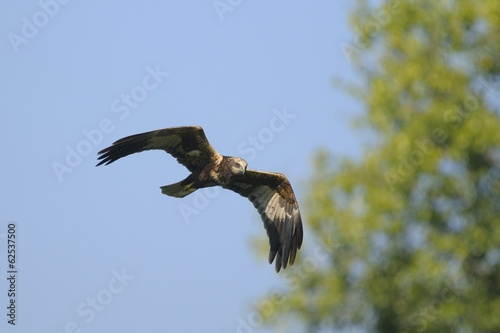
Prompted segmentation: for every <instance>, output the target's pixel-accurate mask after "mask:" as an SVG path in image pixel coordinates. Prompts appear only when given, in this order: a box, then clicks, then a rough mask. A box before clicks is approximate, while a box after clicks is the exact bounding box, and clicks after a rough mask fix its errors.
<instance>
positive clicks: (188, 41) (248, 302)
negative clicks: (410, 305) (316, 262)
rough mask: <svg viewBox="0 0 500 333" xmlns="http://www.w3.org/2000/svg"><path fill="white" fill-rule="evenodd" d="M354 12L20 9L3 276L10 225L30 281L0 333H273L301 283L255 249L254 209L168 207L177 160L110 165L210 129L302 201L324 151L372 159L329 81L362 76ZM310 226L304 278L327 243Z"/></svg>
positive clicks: (151, 157) (1, 214)
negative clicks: (355, 60)
mask: <svg viewBox="0 0 500 333" xmlns="http://www.w3.org/2000/svg"><path fill="white" fill-rule="evenodd" d="M214 4H215V5H217V6H215V5H214ZM350 9H351V8H350V6H348V5H347V4H345V3H336V2H332V1H328V2H325V1H313V2H307V3H304V2H301V3H289V2H285V1H273V2H265V1H236V0H233V1H229V0H223V1H185V2H175V3H165V2H161V1H151V0H149V1H143V2H141V3H132V2H129V3H120V4H117V3H103V2H97V1H86V2H81V1H67V0H66V1H62V0H59V2H57V1H56V0H45V1H43V0H42V1H39V2H37V1H33V0H30V1H23V2H9V3H8V4H6V6H4V10H2V12H1V13H0V16H1V20H0V22H1V23H0V27H1V31H0V33H1V35H2V36H3V38H2V39H1V41H0V52H1V54H2V61H1V62H0V69H1V72H2V75H1V76H0V90H1V94H0V106H1V109H2V110H3V112H2V113H1V115H0V117H1V118H0V120H1V121H0V128H1V133H2V134H1V135H2V142H3V143H4V144H3V145H2V153H3V156H4V160H3V163H2V164H1V171H2V172H1V173H0V177H1V183H2V194H3V195H2V200H1V202H0V241H1V242H0V276H2V274H4V275H5V276H6V277H7V270H8V269H7V248H6V238H5V237H6V233H7V226H8V224H9V223H11V222H14V223H15V224H16V231H17V244H16V246H17V248H16V250H17V253H18V256H17V261H16V265H17V267H16V269H17V271H18V273H17V275H16V292H17V293H16V307H17V308H16V314H17V317H16V327H12V325H9V324H8V323H7V319H8V318H7V316H6V314H7V309H6V306H7V305H8V304H9V303H8V302H9V298H8V297H7V292H8V288H9V286H8V285H7V282H6V279H1V280H0V281H3V282H0V331H2V332H4V331H9V332H10V331H12V332H13V331H15V330H17V332H47V333H59V332H80V331H81V332H141V331H142V332H157V331H162V332H165V331H168V332H174V331H176V332H196V331H204V332H243V331H245V328H244V326H245V325H248V326H246V330H247V331H249V330H251V331H253V332H260V331H265V330H264V329H263V328H262V327H261V325H260V322H259V319H260V318H258V314H256V306H255V303H254V302H255V301H256V300H257V299H259V298H262V297H263V296H264V295H266V294H267V293H269V292H279V290H283V289H284V288H286V287H287V280H286V279H285V278H284V276H285V274H276V273H275V272H274V267H273V266H270V265H268V264H267V262H266V258H265V257H259V256H257V255H256V251H255V250H254V249H253V247H252V243H251V241H250V240H251V238H252V237H254V236H256V235H265V230H264V228H263V226H262V222H261V220H260V217H259V215H258V214H257V212H256V210H255V209H254V208H253V206H252V204H251V203H250V202H249V201H247V200H245V199H243V198H241V197H240V196H239V195H236V194H234V193H232V192H229V191H222V190H219V191H217V190H214V189H212V190H208V191H206V190H205V191H198V192H196V193H195V194H193V195H191V196H188V197H186V198H184V199H176V198H171V197H167V196H164V195H161V193H160V190H159V187H160V186H162V185H166V184H170V183H174V182H177V181H179V180H181V179H183V178H184V177H186V176H187V174H188V173H187V170H186V169H185V168H184V167H182V166H181V165H179V164H177V162H176V161H175V159H173V158H171V157H170V156H168V155H166V154H165V153H163V152H159V151H157V152H145V153H142V154H136V155H133V156H129V157H127V158H126V159H123V160H120V161H118V162H116V163H114V164H112V165H109V166H106V167H99V168H95V167H94V166H95V164H96V155H97V152H98V151H99V150H100V149H103V148H105V147H107V146H108V145H110V144H111V143H112V142H114V141H115V140H117V139H119V138H121V137H123V136H127V135H130V134H135V133H140V132H144V131H149V130H154V129H158V128H163V127H172V126H181V125H200V126H202V127H203V128H204V129H205V133H206V135H207V137H208V139H209V140H210V141H211V143H212V145H213V146H214V147H215V148H216V149H217V150H218V151H219V152H220V153H222V154H225V155H235V156H241V157H243V158H246V159H247V160H248V162H249V167H250V168H252V169H260V170H267V171H277V172H282V173H284V174H286V175H287V176H288V178H289V179H290V181H291V182H292V185H293V186H294V188H295V192H296V194H297V197H298V199H299V202H300V203H303V202H304V201H305V195H306V186H307V180H308V178H309V177H310V176H311V174H312V172H313V170H312V169H311V166H312V163H311V160H312V157H313V155H314V152H315V151H317V149H319V148H327V149H329V150H330V151H331V152H332V153H333V154H334V155H335V156H345V155H350V156H354V155H356V154H359V153H360V142H361V141H360V133H359V132H355V131H354V130H353V129H352V127H351V125H350V123H351V121H352V120H353V118H354V116H355V115H356V114H357V112H359V105H357V104H356V103H355V102H354V101H353V100H352V99H351V98H350V96H348V95H347V94H346V93H345V92H343V91H341V90H340V89H339V88H337V87H335V86H334V85H332V79H333V78H344V79H347V80H349V79H356V76H355V73H354V69H353V67H352V65H351V64H350V63H349V61H348V60H347V59H346V58H345V56H344V54H343V53H342V51H341V49H340V47H339V45H341V43H351V41H352V40H353V32H352V31H351V29H350V28H349V27H348V26H347V20H348V12H349V10H350ZM302 206H304V205H303V204H302ZM302 213H303V215H304V217H303V218H304V223H305V235H306V238H305V242H304V246H303V249H302V250H301V251H300V253H299V258H298V263H297V265H296V266H297V267H298V269H300V268H301V266H300V265H301V255H302V260H304V258H307V256H308V254H309V258H311V257H310V256H311V255H312V253H315V252H314V246H317V245H314V244H315V242H314V239H312V237H311V235H310V234H308V230H307V208H306V207H302ZM313 259H314V258H313ZM316 259H317V258H316ZM286 271H289V269H287V270H286ZM280 327H286V325H285V324H283V325H280Z"/></svg>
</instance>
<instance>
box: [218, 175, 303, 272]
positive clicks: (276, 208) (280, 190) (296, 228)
mask: <svg viewBox="0 0 500 333" xmlns="http://www.w3.org/2000/svg"><path fill="white" fill-rule="evenodd" d="M226 188H228V189H230V190H232V191H234V192H236V193H239V194H240V195H242V196H244V197H247V198H248V199H249V200H250V201H251V202H252V203H253V205H254V206H255V208H257V210H258V211H259V213H260V216H261V218H262V221H263V222H264V227H265V228H266V231H267V235H268V237H269V245H270V247H271V249H270V251H269V263H270V264H271V263H272V262H273V260H274V258H275V257H276V272H279V271H280V269H281V267H283V268H286V266H287V264H288V263H290V265H293V263H294V261H295V256H296V254H297V250H298V249H300V246H301V245H302V238H303V230H302V219H301V217H300V211H299V205H298V204H297V199H296V198H295V195H294V193H293V190H292V186H291V185H290V182H289V181H288V179H287V178H286V177H285V176H284V175H282V174H280V173H272V172H261V171H255V170H247V171H246V172H245V174H243V175H238V176H233V178H232V180H231V182H230V183H229V184H228V186H227V187H226Z"/></svg>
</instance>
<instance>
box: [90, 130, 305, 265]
mask: <svg viewBox="0 0 500 333" xmlns="http://www.w3.org/2000/svg"><path fill="white" fill-rule="evenodd" d="M152 149H159V150H164V151H166V152H167V153H169V154H170V155H172V156H173V157H175V158H176V159H177V161H178V162H179V163H180V164H182V165H184V166H185V167H186V168H187V169H188V170H189V171H190V172H191V174H190V175H189V176H188V177H187V178H186V179H184V180H182V181H180V182H177V183H175V184H171V185H166V186H162V187H161V190H162V193H163V194H166V195H169V196H173V197H178V198H182V197H185V196H186V195H188V194H191V193H193V192H194V191H196V190H197V189H199V188H204V187H210V186H222V187H223V188H226V189H229V190H232V191H234V192H236V193H238V194H240V195H242V196H244V197H246V198H248V199H249V200H250V201H251V202H252V203H253V205H254V206H255V208H257V210H258V212H259V214H260V216H261V218H262V221H263V222H264V227H265V229H266V231H267V235H268V237H269V245H270V251H269V263H270V264H271V263H272V262H273V261H274V259H276V272H279V271H280V269H281V267H283V268H286V266H287V264H288V263H289V264H290V265H293V263H294V261H295V257H296V254H297V250H298V249H300V246H301V245H302V238H303V230H302V220H301V217H300V211H299V206H298V204H297V199H296V198H295V195H294V193H293V190H292V186H291V185H290V182H289V181H288V179H287V178H286V177H285V176H284V175H282V174H280V173H274V172H262V171H256V170H247V162H246V161H245V160H244V159H242V158H239V157H231V156H223V155H221V154H219V153H218V152H217V151H216V150H215V149H214V148H213V147H212V146H211V145H210V143H209V142H208V140H207V138H206V136H205V133H204V132H203V129H202V128H201V127H199V126H185V127H173V128H165V129H160V130H156V131H151V132H146V133H141V134H135V135H131V136H127V137H125V138H123V139H120V140H118V141H116V142H115V143H113V145H112V146H110V147H108V148H105V149H103V150H101V151H100V152H99V153H98V154H99V155H100V156H99V157H98V159H99V160H100V161H99V163H98V164H97V166H99V165H101V164H104V165H107V164H110V163H113V162H114V161H116V160H118V159H120V158H122V157H125V156H127V155H130V154H134V153H138V152H142V151H145V150H152Z"/></svg>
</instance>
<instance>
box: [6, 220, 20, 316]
mask: <svg viewBox="0 0 500 333" xmlns="http://www.w3.org/2000/svg"><path fill="white" fill-rule="evenodd" d="M16 241H17V226H16V224H15V223H13V222H9V224H8V225H7V274H6V275H7V281H8V282H7V299H8V304H7V322H8V323H9V324H10V325H15V324H16V310H17V309H16V307H17V304H16V300H17V299H16V293H17V289H16V285H17V283H16V282H17V268H18V267H17V262H16V259H17V243H16Z"/></svg>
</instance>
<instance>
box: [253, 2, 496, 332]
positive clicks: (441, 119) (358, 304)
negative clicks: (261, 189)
mask: <svg viewBox="0 0 500 333" xmlns="http://www.w3.org/2000/svg"><path fill="white" fill-rule="evenodd" d="M352 25H353V30H354V31H355V32H356V33H357V34H356V38H355V42H354V43H353V45H348V46H344V48H345V51H346V52H345V54H346V55H347V56H348V57H350V58H349V60H350V61H352V63H353V64H354V65H356V66H357V67H358V69H359V71H360V73H361V74H362V76H363V78H364V79H365V80H364V83H363V84H362V86H358V87H355V88H354V89H352V91H353V92H354V93H355V95H356V96H358V98H360V100H361V101H362V103H363V104H364V105H365V110H366V112H365V116H364V117H363V119H362V124H363V125H364V126H365V127H366V128H367V129H370V130H371V131H374V132H375V133H376V136H377V142H376V143H374V144H372V145H371V146H370V147H369V149H367V150H366V152H365V154H364V157H363V159H362V160H360V161H352V160H342V161H338V160H337V161H336V162H335V163H334V162H333V160H334V159H333V158H332V157H331V156H330V155H329V154H328V153H327V152H320V153H318V155H317V157H316V159H315V171H314V175H313V176H312V179H311V182H310V183H311V185H310V191H309V199H308V202H307V205H306V209H305V211H306V216H305V218H304V220H305V223H306V234H309V235H312V236H314V237H315V238H316V240H317V242H318V244H323V245H322V246H323V248H324V249H329V250H331V251H327V252H328V254H329V255H328V256H327V257H326V256H324V254H325V253H327V252H323V253H321V252H319V250H318V251H316V252H315V250H314V245H309V246H306V248H305V249H304V251H302V252H301V253H300V255H299V258H298V265H297V267H296V268H295V269H296V271H294V270H293V269H292V270H287V272H286V274H288V275H287V279H288V281H289V282H290V283H289V290H286V291H285V292H284V293H283V294H281V295H280V297H279V298H280V299H279V302H276V300H274V303H273V304H275V305H276V306H275V307H274V308H273V311H268V313H266V315H265V316H263V317H264V318H265V319H266V320H267V322H268V323H269V324H271V323H276V322H283V319H290V318H294V319H295V320H297V319H298V320H299V321H300V322H301V323H302V325H303V326H304V328H305V329H308V330H309V331H312V332H315V331H323V330H326V331H331V330H333V329H342V328H345V329H350V328H353V327H357V328H361V331H364V332H384V333H385V332H500V119H499V116H500V107H499V105H500V84H498V82H500V79H499V77H500V1H498V0H482V1H475V0H461V1H458V0H456V1H453V0H448V1H433V0H421V1H411V0H408V1H377V5H371V4H370V3H368V2H366V1H358V6H357V9H356V10H355V11H354V13H353V17H352ZM307 240H309V241H310V239H306V243H305V244H306V245H307ZM325 244H326V245H325ZM319 258H321V260H319ZM325 258H326V259H325ZM308 260H309V262H308V263H307V261H308ZM297 270H298V271H297Z"/></svg>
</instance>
